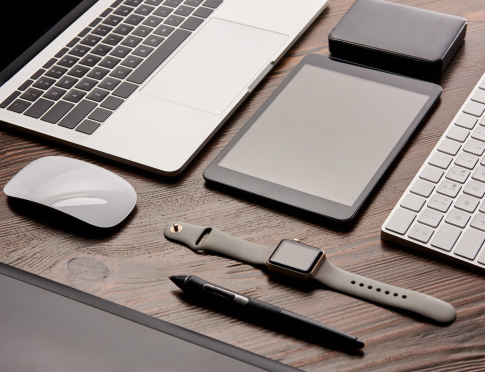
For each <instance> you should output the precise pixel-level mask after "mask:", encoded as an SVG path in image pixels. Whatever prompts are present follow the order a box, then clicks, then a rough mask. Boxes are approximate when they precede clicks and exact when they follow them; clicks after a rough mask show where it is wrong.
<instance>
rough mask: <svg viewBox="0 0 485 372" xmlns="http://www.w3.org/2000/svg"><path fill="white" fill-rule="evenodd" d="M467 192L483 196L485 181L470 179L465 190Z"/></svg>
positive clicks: (479, 196)
mask: <svg viewBox="0 0 485 372" xmlns="http://www.w3.org/2000/svg"><path fill="white" fill-rule="evenodd" d="M463 192H464V193H465V194H468V195H472V196H475V197H477V198H479V199H481V198H483V195H485V183H482V182H478V181H474V180H470V181H469V182H468V183H467V184H466V187H465V189H464V190H463Z"/></svg>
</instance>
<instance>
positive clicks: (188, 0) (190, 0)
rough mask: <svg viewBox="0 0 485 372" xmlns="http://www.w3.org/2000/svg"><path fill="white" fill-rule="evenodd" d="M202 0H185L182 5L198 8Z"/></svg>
mask: <svg viewBox="0 0 485 372" xmlns="http://www.w3.org/2000/svg"><path fill="white" fill-rule="evenodd" d="M203 1H204V0H185V2H184V4H187V5H191V6H195V7H198V6H199V5H200V4H202V2H203Z"/></svg>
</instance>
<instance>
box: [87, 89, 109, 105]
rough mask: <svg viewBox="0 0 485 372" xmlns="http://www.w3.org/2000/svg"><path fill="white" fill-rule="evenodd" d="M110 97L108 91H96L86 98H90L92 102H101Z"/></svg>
mask: <svg viewBox="0 0 485 372" xmlns="http://www.w3.org/2000/svg"><path fill="white" fill-rule="evenodd" d="M108 95H109V92H107V91H106V90H102V89H94V90H93V91H92V92H91V93H89V94H88V96H87V97H86V98H88V99H90V100H92V101H96V102H101V101H103V100H104V99H105V98H106V97H107V96H108Z"/></svg>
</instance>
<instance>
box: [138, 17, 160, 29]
mask: <svg viewBox="0 0 485 372" xmlns="http://www.w3.org/2000/svg"><path fill="white" fill-rule="evenodd" d="M162 21H163V18H159V17H155V16H150V17H148V18H147V19H145V22H143V24H144V25H146V26H150V27H157V26H158V25H159V24H160V23H162Z"/></svg>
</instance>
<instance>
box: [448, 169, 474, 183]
mask: <svg viewBox="0 0 485 372" xmlns="http://www.w3.org/2000/svg"><path fill="white" fill-rule="evenodd" d="M469 175H470V171H469V170H466V169H464V168H461V167H455V166H453V167H451V168H450V170H449V171H448V173H446V178H448V179H449V180H452V181H456V182H459V183H465V181H466V180H467V179H468V176H469Z"/></svg>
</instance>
